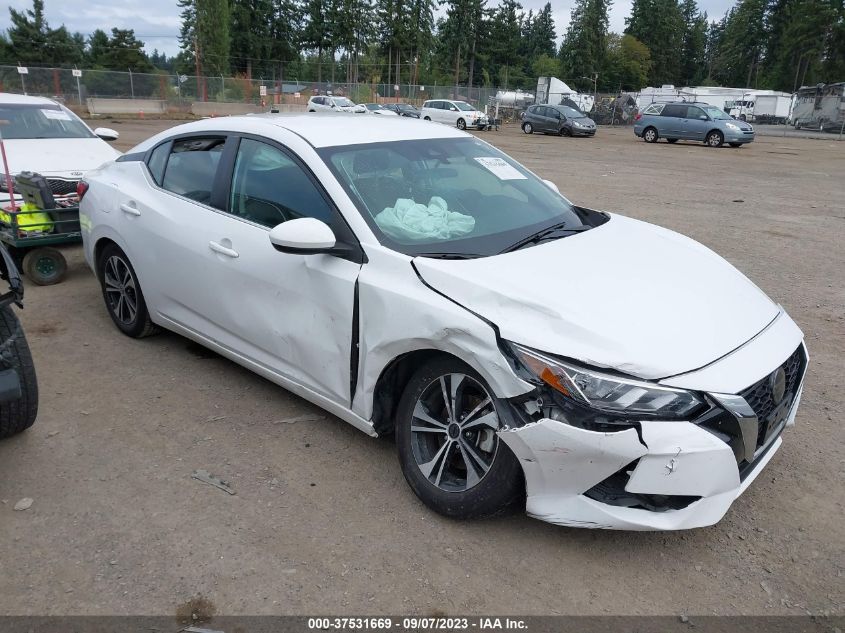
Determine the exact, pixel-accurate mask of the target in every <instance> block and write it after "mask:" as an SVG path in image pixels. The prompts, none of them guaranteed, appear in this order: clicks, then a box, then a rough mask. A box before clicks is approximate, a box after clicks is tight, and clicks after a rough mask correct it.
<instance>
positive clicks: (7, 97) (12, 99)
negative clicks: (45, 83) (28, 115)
mask: <svg viewBox="0 0 845 633" xmlns="http://www.w3.org/2000/svg"><path fill="white" fill-rule="evenodd" d="M0 103H12V104H21V105H58V104H57V103H56V102H55V101H53V100H52V99H48V98H47V97H30V96H29V95H17V94H12V93H11V92H0Z"/></svg>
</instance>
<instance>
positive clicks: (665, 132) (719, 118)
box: [634, 102, 754, 147]
mask: <svg viewBox="0 0 845 633" xmlns="http://www.w3.org/2000/svg"><path fill="white" fill-rule="evenodd" d="M656 105H657V104H653V105H652V106H648V107H647V108H645V110H643V112H642V114H639V115H637V119H636V121H635V122H634V134H636V135H637V136H638V137H640V138H642V139H643V140H644V141H645V142H646V143H656V142H657V141H658V140H659V139H661V138H665V139H666V140H667V141H668V142H670V143H676V142H677V141H679V140H684V141H701V142H703V143H704V144H705V145H708V146H710V147H721V146H722V145H723V144H724V143H727V144H728V145H730V146H731V147H739V146H740V145H743V144H745V143H750V142H751V141H753V140H754V128H753V127H752V126H751V125H750V124H748V123H746V122H745V121H735V120H734V119H732V118H731V117H730V115H728V114H726V113H725V112H724V111H722V110H720V109H719V108H717V107H716V106H712V105H710V104H709V103H686V102H684V103H667V104H665V105H664V106H663V107H662V108H660V107H654V106H656Z"/></svg>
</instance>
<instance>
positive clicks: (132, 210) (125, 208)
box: [120, 202, 141, 215]
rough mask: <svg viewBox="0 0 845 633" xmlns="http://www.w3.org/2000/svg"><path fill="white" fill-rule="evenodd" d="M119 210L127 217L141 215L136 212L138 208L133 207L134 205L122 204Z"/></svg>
mask: <svg viewBox="0 0 845 633" xmlns="http://www.w3.org/2000/svg"><path fill="white" fill-rule="evenodd" d="M120 210H121V211H123V212H124V213H128V214H129V215H141V212H140V211H139V210H138V207H136V206H134V203H132V204H127V203H125V202H124V203H123V204H121V205H120Z"/></svg>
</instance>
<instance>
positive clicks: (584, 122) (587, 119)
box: [572, 116, 596, 127]
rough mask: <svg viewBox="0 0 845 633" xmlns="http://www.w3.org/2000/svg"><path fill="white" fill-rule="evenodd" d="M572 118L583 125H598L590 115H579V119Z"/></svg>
mask: <svg viewBox="0 0 845 633" xmlns="http://www.w3.org/2000/svg"><path fill="white" fill-rule="evenodd" d="M572 120H573V121H575V122H576V123H580V124H581V125H591V126H593V127H595V126H596V122H595V121H593V120H592V119H591V118H590V117H588V116H582V117H578V118H577V119H572Z"/></svg>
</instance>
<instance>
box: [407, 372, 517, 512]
mask: <svg viewBox="0 0 845 633" xmlns="http://www.w3.org/2000/svg"><path fill="white" fill-rule="evenodd" d="M500 406H503V405H501V404H499V403H498V401H497V399H496V397H495V396H494V395H493V394H492V393H491V391H490V389H489V387H487V385H486V384H485V383H484V380H483V379H482V378H481V376H480V375H479V374H478V373H476V372H475V371H474V370H473V369H472V368H470V367H469V366H468V365H466V364H465V363H463V362H461V361H460V360H458V359H456V358H440V359H436V360H433V361H431V362H429V363H428V364H426V365H424V366H423V367H422V368H420V369H419V370H418V371H417V372H416V373H415V374H414V375H413V376H412V378H411V380H410V381H409V382H408V384H407V386H406V387H405V392H404V393H403V395H402V399H401V401H400V403H399V408H398V411H397V419H396V445H397V449H398V452H399V463H400V465H401V467H402V472H403V474H404V475H405V479H406V481H407V482H408V485H410V486H411V488H412V489H413V491H414V492H415V493H416V494H417V496H418V497H419V498H420V499H421V500H422V502H423V503H425V505H427V506H428V507H429V508H431V509H432V510H434V511H435V512H438V513H440V514H443V515H445V516H448V517H453V518H460V519H469V518H478V517H486V516H494V515H497V514H503V513H506V512H509V511H511V510H514V509H516V508H517V507H518V506H519V505H520V503H521V502H522V501H523V497H524V494H525V492H524V491H525V485H524V483H523V475H522V468H521V467H520V465H519V461H518V460H517V459H516V457H515V456H514V454H513V453H512V452H511V451H510V449H509V448H508V447H507V446H506V445H505V443H504V442H502V441H501V440H500V439H499V435H498V430H499V428H500V422H499V412H498V407H500Z"/></svg>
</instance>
